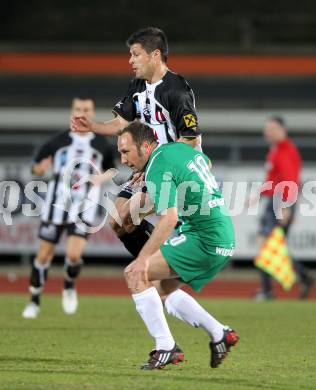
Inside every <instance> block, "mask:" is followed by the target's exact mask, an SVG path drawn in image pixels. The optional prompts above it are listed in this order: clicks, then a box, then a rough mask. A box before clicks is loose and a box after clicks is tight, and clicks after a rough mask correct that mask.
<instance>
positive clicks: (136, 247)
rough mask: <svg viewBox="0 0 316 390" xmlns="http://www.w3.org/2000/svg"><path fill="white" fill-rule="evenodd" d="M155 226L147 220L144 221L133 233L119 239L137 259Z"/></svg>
mask: <svg viewBox="0 0 316 390" xmlns="http://www.w3.org/2000/svg"><path fill="white" fill-rule="evenodd" d="M153 230H154V225H152V224H151V223H150V222H148V221H146V220H145V219H143V220H142V222H141V223H140V225H138V226H136V229H135V230H134V231H133V232H132V233H125V234H124V235H123V236H122V237H119V239H120V240H121V241H122V243H123V244H124V246H125V248H126V249H127V250H128V251H129V252H130V253H131V254H132V255H133V256H134V257H137V256H138V254H139V252H140V251H141V249H142V247H143V246H144V245H145V244H146V242H147V241H148V239H149V237H150V236H151V233H152V231H153Z"/></svg>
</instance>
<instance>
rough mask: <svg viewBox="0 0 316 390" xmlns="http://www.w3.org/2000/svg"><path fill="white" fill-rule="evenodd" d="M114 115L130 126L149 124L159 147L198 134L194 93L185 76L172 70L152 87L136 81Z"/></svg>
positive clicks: (114, 111) (114, 109)
mask: <svg viewBox="0 0 316 390" xmlns="http://www.w3.org/2000/svg"><path fill="white" fill-rule="evenodd" d="M113 113H114V114H115V115H120V116H121V117H122V118H124V119H125V120H127V121H129V122H132V121H133V120H134V119H139V120H140V121H141V122H143V123H146V124H148V125H149V126H150V127H151V128H152V129H153V130H154V132H155V134H156V137H157V140H158V141H159V143H160V144H165V143H168V142H174V141H176V140H177V139H178V138H179V137H180V136H196V135H197V134H198V123H197V115H196V110H195V99H194V93H193V91H192V89H191V87H190V85H189V84H188V82H187V81H186V80H185V79H184V78H183V77H182V76H180V75H178V74H176V73H173V72H171V71H169V70H168V71H167V73H166V74H165V75H164V77H163V78H162V79H161V80H159V81H157V82H156V83H153V84H150V83H148V82H147V81H146V80H143V79H137V78H135V79H133V80H132V81H131V82H130V85H129V87H128V90H127V92H126V95H125V96H124V97H123V98H122V99H121V100H120V101H119V102H118V103H117V104H116V105H115V106H114V108H113Z"/></svg>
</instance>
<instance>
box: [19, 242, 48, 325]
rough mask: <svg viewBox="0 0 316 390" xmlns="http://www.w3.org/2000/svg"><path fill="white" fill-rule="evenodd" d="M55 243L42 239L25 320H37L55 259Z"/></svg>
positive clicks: (31, 279) (31, 276) (24, 314)
mask: <svg viewBox="0 0 316 390" xmlns="http://www.w3.org/2000/svg"><path fill="white" fill-rule="evenodd" d="M54 250H55V243H52V242H49V241H46V240H43V239H41V240H40V242H39V249H38V252H37V255H36V257H35V259H34V261H33V264H32V269H31V275H30V287H29V289H30V293H31V301H30V302H29V303H28V304H27V305H26V307H25V308H24V310H23V313H22V316H23V317H24V318H36V317H37V316H38V314H39V311H40V295H41V293H42V291H43V288H44V285H45V282H46V280H47V276H48V268H49V266H50V263H51V261H52V259H53V257H54Z"/></svg>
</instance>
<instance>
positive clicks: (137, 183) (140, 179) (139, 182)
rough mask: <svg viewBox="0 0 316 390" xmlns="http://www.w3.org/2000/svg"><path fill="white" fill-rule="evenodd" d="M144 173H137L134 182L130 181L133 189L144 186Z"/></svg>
mask: <svg viewBox="0 0 316 390" xmlns="http://www.w3.org/2000/svg"><path fill="white" fill-rule="evenodd" d="M144 178H145V173H144V172H137V173H135V174H134V175H133V178H132V180H131V181H130V183H129V184H130V186H131V187H133V188H137V187H142V186H143V185H144Z"/></svg>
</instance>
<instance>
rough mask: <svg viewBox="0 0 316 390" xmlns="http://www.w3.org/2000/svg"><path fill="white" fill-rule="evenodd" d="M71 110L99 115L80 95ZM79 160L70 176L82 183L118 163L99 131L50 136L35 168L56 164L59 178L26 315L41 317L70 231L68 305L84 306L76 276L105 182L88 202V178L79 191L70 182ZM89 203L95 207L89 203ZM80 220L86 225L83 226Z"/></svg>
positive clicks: (50, 194) (45, 213)
mask: <svg viewBox="0 0 316 390" xmlns="http://www.w3.org/2000/svg"><path fill="white" fill-rule="evenodd" d="M71 114H72V115H76V116H78V117H79V116H82V115H84V116H85V117H86V118H89V119H90V120H92V119H93V118H94V116H95V108H94V102H93V100H92V99H90V98H86V97H80V98H79V97H77V98H74V99H73V101H72V109H71ZM73 161H76V163H75V165H74V167H73V171H72V172H71V177H70V180H71V181H73V182H77V181H78V180H80V179H81V178H82V177H85V176H87V175H91V174H92V173H93V167H92V164H91V163H93V164H94V166H96V167H97V168H98V169H99V170H106V169H108V168H111V167H113V166H114V162H113V157H112V152H111V149H110V147H109V144H108V142H107V141H106V140H105V138H104V137H103V136H100V135H96V134H93V133H86V134H76V133H74V132H73V131H71V130H70V129H69V130H67V131H64V132H62V133H60V134H58V135H57V136H55V137H53V138H52V139H50V140H49V141H48V142H47V143H45V144H44V145H43V146H42V148H41V149H40V150H39V152H38V154H37V156H36V157H35V159H34V162H33V165H32V173H33V174H34V175H37V176H42V175H44V174H45V173H46V172H47V171H48V170H49V169H50V168H52V170H53V177H52V179H51V180H50V181H49V184H48V191H47V194H46V199H45V204H44V206H43V209H42V215H41V225H40V228H39V238H40V241H39V248H38V252H37V254H36V257H35V259H34V262H33V264H32V269H31V277H30V293H31V300H30V302H29V303H28V304H27V305H26V307H25V309H24V310H23V313H22V316H23V317H24V318H36V317H37V316H38V314H39V311H40V294H41V292H42V290H43V287H44V284H45V281H46V279H47V273H48V268H49V266H50V263H51V261H52V259H53V257H54V252H55V245H56V244H57V243H58V242H59V239H60V237H61V234H62V233H63V231H64V230H66V232H67V235H68V237H67V242H66V256H65V265H64V275H65V276H64V289H63V295H62V306H63V309H64V312H65V313H66V314H74V313H75V312H76V310H77V307H78V298H77V293H76V289H75V279H76V278H77V277H78V276H79V273H80V270H81V267H82V259H81V256H82V253H83V251H84V249H85V246H86V243H87V239H88V235H89V233H88V230H89V229H88V228H89V226H91V225H92V224H93V221H94V218H95V215H96V211H97V207H98V202H97V200H98V197H99V195H100V193H99V192H100V190H101V188H100V187H95V189H94V190H95V192H94V195H93V196H94V199H95V200H96V201H95V204H92V202H91V201H88V202H89V203H86V200H87V195H88V192H89V190H90V188H91V183H90V182H86V183H85V184H83V185H81V186H80V188H79V189H78V190H76V191H71V189H70V187H71V184H72V183H69V184H70V185H69V188H65V186H64V182H63V180H64V175H65V173H66V172H67V168H68V167H69V163H71V162H73ZM67 190H69V194H70V198H69V197H67V196H66V198H67V200H66V204H67V207H65V208H64V209H62V208H59V207H56V205H64V203H65V195H67V194H65V192H66V191H67ZM88 204H89V206H90V207H89V208H87V209H85V206H86V205H88ZM78 222H80V225H78Z"/></svg>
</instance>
